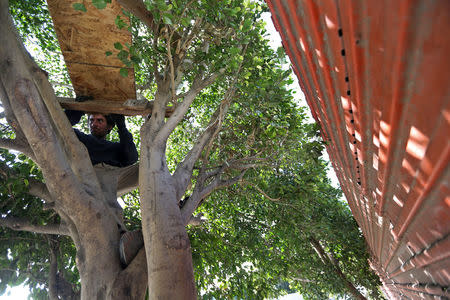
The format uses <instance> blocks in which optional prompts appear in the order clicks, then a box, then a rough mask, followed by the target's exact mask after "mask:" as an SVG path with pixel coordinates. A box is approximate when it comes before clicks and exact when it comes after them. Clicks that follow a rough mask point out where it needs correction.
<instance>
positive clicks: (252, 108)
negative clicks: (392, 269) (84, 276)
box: [0, 0, 381, 299]
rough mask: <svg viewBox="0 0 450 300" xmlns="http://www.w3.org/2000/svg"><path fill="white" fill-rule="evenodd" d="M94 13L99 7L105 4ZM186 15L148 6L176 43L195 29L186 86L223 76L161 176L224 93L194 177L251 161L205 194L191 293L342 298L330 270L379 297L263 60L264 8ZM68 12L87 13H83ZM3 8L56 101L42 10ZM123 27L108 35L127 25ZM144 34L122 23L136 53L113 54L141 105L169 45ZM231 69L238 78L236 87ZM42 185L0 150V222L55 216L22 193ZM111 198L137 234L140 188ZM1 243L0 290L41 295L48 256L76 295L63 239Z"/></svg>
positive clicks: (201, 99) (180, 132)
mask: <svg viewBox="0 0 450 300" xmlns="http://www.w3.org/2000/svg"><path fill="white" fill-rule="evenodd" d="M93 2H94V4H95V5H96V6H97V7H99V8H102V7H103V6H104V5H107V2H109V1H106V0H104V1H102V0H99V1H93ZM184 4H185V3H184V2H183V1H169V2H166V1H147V8H148V9H149V10H150V11H152V12H153V14H154V16H155V18H156V19H157V20H159V22H161V23H162V24H170V25H172V24H173V25H174V27H176V28H178V29H179V30H178V32H179V33H181V34H182V33H183V28H187V27H189V26H192V22H193V20H198V19H200V18H201V19H202V20H205V22H204V23H203V24H204V25H203V26H204V27H203V30H202V32H201V33H200V32H199V33H198V38H195V39H193V41H192V43H193V44H194V46H193V47H192V48H190V49H191V50H189V51H188V52H187V53H186V57H188V62H189V63H188V64H189V65H187V66H186V68H185V69H186V72H185V73H184V76H185V78H184V80H186V81H188V82H191V81H192V78H194V77H195V76H196V74H199V73H202V72H213V71H217V70H220V69H225V74H224V76H223V77H222V78H221V79H220V80H217V81H216V82H215V83H214V84H212V85H211V86H209V87H207V88H205V89H204V90H203V91H202V92H201V93H200V95H199V96H198V97H197V99H196V101H195V102H194V103H193V105H192V106H191V109H190V111H189V112H188V114H187V116H186V117H185V119H184V120H183V121H182V122H181V124H180V125H179V126H178V127H177V128H176V129H175V131H174V132H173V133H172V135H171V137H170V140H169V143H168V145H167V150H168V151H167V160H168V164H169V167H170V168H171V169H172V170H174V169H175V167H176V165H177V163H178V162H179V161H180V160H182V158H183V157H184V155H185V154H186V153H187V152H188V151H189V149H190V148H191V147H192V145H193V143H194V142H195V137H196V136H198V133H199V132H200V131H201V130H202V129H203V128H205V127H206V126H208V121H209V118H210V116H211V115H212V113H213V112H214V110H213V109H211V107H216V106H217V105H218V103H220V102H221V101H222V99H223V95H224V93H226V90H227V88H228V87H229V86H230V85H233V84H234V85H236V88H237V92H236V95H235V98H236V100H234V101H233V102H232V104H231V105H230V108H229V111H228V114H227V115H226V117H225V118H224V120H223V121H222V122H223V126H222V127H223V129H222V131H221V132H220V133H218V136H217V138H216V140H215V142H214V143H213V144H211V145H210V147H209V148H208V151H209V152H208V157H207V159H206V158H205V159H204V160H203V161H201V162H199V163H198V166H197V168H198V169H200V168H205V167H210V168H213V167H214V166H216V165H221V164H222V163H223V162H229V163H233V162H234V161H240V160H244V159H246V160H245V163H248V164H250V163H251V164H254V167H252V168H251V169H250V171H248V172H247V174H246V177H245V179H244V180H242V181H241V182H240V184H238V185H234V186H232V187H229V188H227V189H223V190H219V191H216V192H214V193H213V194H211V195H210V196H209V197H208V198H207V199H206V200H205V201H204V203H203V205H202V206H201V207H200V208H199V210H198V213H199V214H200V215H202V218H203V219H204V220H205V222H204V223H203V224H202V225H200V226H190V227H189V229H188V233H189V235H190V238H191V244H192V253H193V259H194V265H195V266H194V267H195V275H196V280H197V287H198V292H199V295H200V296H201V297H203V298H205V299H213V298H215V299H222V298H233V297H237V298H238V299H240V298H248V299H263V298H267V297H274V296H277V295H279V294H280V293H284V292H286V291H287V290H289V291H298V292H300V293H301V294H303V295H304V297H305V298H310V299H324V298H327V297H328V296H330V295H338V296H345V295H349V292H348V291H347V290H346V286H345V283H344V282H343V280H342V278H340V277H339V276H338V275H337V274H336V268H338V269H340V270H341V271H342V272H343V273H344V274H345V276H346V278H347V279H348V280H349V281H350V282H352V283H353V284H354V285H355V286H357V287H360V288H363V289H365V290H366V291H367V292H368V293H369V294H370V295H371V296H372V297H374V298H379V297H381V295H380V292H379V291H378V285H379V282H378V280H377V278H376V277H375V275H373V274H372V273H371V271H370V270H369V267H368V263H367V260H368V255H367V252H366V249H365V244H364V240H363V237H362V235H361V233H360V231H359V230H358V227H357V224H356V223H355V221H354V219H353V218H352V216H351V213H350V211H349V209H348V207H347V206H346V205H345V204H343V203H342V202H341V201H340V200H339V199H340V198H341V193H340V191H339V190H338V189H336V188H333V187H332V186H331V184H330V182H329V180H328V179H327V178H326V169H327V164H326V163H325V162H324V161H323V160H322V159H321V158H320V157H321V153H322V151H323V144H322V142H321V141H320V138H319V137H318V136H319V134H318V128H317V127H316V125H314V124H310V123H308V121H307V118H306V116H305V113H304V108H298V107H297V106H296V105H295V104H294V101H293V97H292V91H290V90H289V89H288V88H287V86H288V85H289V84H290V83H291V82H292V79H291V78H290V76H291V72H290V71H289V70H284V69H283V68H282V67H281V66H282V64H283V63H284V62H285V57H284V53H283V51H277V52H274V51H273V50H272V49H271V48H270V47H269V46H268V43H267V41H266V40H265V39H264V24H263V23H262V21H261V19H260V16H261V14H262V13H263V12H264V11H266V10H267V9H266V7H265V6H264V4H262V3H257V2H250V1H232V0H224V1H222V2H221V6H222V9H220V10H217V2H216V1H195V2H193V1H192V2H190V5H191V7H190V9H188V10H186V9H184ZM75 8H77V9H79V10H84V9H86V7H84V6H81V5H77V6H75ZM10 11H11V14H12V15H13V17H14V19H15V22H16V25H17V28H18V30H19V33H20V34H21V36H22V37H23V38H24V40H25V44H26V45H27V46H28V48H29V49H32V50H33V53H34V54H35V55H36V56H35V60H36V61H37V62H38V64H39V65H40V66H41V67H42V68H43V69H45V70H47V71H48V72H49V73H50V80H51V82H52V83H53V84H54V86H55V91H56V93H58V94H59V95H70V94H71V91H70V89H67V88H66V87H65V85H69V84H70V82H69V79H68V76H67V72H66V70H65V67H64V64H63V63H62V62H61V56H60V54H58V55H55V53H58V51H59V47H58V43H57V41H56V37H55V34H54V32H53V29H52V24H51V19H50V16H49V14H48V11H47V9H46V5H45V1H43V0H29V1H20V0H14V1H10ZM121 18H122V17H118V19H117V22H116V24H117V26H119V27H125V26H128V25H127V24H126V23H124V22H122V21H121ZM142 28H143V27H142V24H141V23H140V22H139V21H138V20H137V19H135V18H134V17H132V22H131V26H130V30H131V31H132V33H133V41H134V44H133V45H121V44H120V43H119V44H115V45H114V47H115V48H116V49H117V50H120V52H119V54H118V55H119V58H121V60H122V61H123V62H124V63H125V64H126V65H128V66H134V68H135V72H136V81H137V84H138V92H139V93H140V94H141V95H143V96H145V97H146V98H147V99H152V97H153V96H152V95H153V94H154V93H155V84H154V82H153V77H152V76H153V75H152V74H153V71H154V69H155V68H158V69H163V68H165V67H167V66H166V65H164V61H165V55H166V54H167V49H166V46H167V45H166V44H164V41H163V40H161V44H160V45H159V46H158V47H156V48H155V47H152V46H151V41H152V36H151V35H150V34H149V33H148V32H146V31H145V30H143V29H142ZM205 41H207V42H208V43H205ZM240 44H243V45H245V46H244V48H242V47H240V46H239V45H240ZM226 50H227V51H226ZM37 54H39V55H37ZM106 55H109V53H106ZM238 71H239V72H240V73H239V80H237V81H233V78H234V76H235V74H236V73H237V72H238ZM122 73H124V74H123V75H124V76H126V75H127V74H126V72H125V71H123V70H122ZM0 114H1V112H0ZM0 121H1V124H0V126H1V131H0V137H9V136H11V135H13V134H14V133H13V132H12V130H11V128H10V127H9V126H8V125H6V123H5V122H4V119H1V120H0ZM142 123H143V121H142V119H141V118H130V119H129V125H130V126H129V127H131V128H132V131H133V135H134V137H135V139H136V144H137V145H139V134H138V129H139V126H140V125H141V124H142ZM113 135H114V134H113ZM113 138H117V136H114V137H113ZM252 157H254V159H253V160H252V159H250V160H249V159H248V158H252ZM233 172H238V171H236V170H235V171H233ZM227 175H230V176H232V175H233V174H227ZM41 177H42V176H41V175H40V172H39V170H38V168H37V167H36V166H35V165H34V163H33V162H32V161H31V160H29V159H28V158H26V157H25V156H23V155H21V154H17V153H14V152H8V151H6V150H2V151H0V182H1V183H2V184H1V186H0V203H1V204H0V211H1V217H2V218H6V217H14V218H24V219H28V220H29V221H30V222H31V223H33V224H42V225H43V224H46V223H47V222H51V221H52V220H54V219H55V218H58V216H57V215H55V214H54V213H52V210H51V209H49V208H47V207H44V204H43V201H41V200H40V199H38V198H36V197H32V196H30V195H29V194H28V193H27V191H28V188H27V186H28V183H29V181H30V180H42V178H41ZM188 196H189V193H187V194H186V197H188ZM122 200H123V202H124V205H125V216H126V219H127V225H128V227H129V229H134V228H139V227H140V213H139V193H138V191H134V192H132V193H130V194H128V195H127V196H125V197H123V199H122ZM0 232H1V238H0V293H2V292H4V291H5V289H6V287H7V286H13V285H17V284H20V283H26V284H27V285H28V286H29V287H30V289H31V292H32V295H33V297H35V298H44V295H45V293H46V285H47V281H48V275H47V274H48V268H49V262H50V260H51V259H57V260H58V261H59V264H58V266H60V270H59V273H58V274H59V276H61V278H63V279H64V280H61V283H62V282H64V283H70V284H73V285H74V286H75V289H76V288H77V287H76V286H77V284H78V282H77V280H78V274H77V270H76V267H75V259H74V256H75V248H74V246H73V245H72V243H71V241H70V240H69V239H68V238H67V237H62V236H54V235H40V234H36V233H29V232H23V231H13V230H11V229H10V228H7V227H0ZM317 243H318V244H317ZM314 245H315V246H316V248H315V247H314ZM318 245H319V246H320V247H321V249H322V250H323V251H324V253H327V254H328V257H332V258H333V259H334V260H335V261H337V262H338V263H337V266H336V265H335V264H333V263H332V260H331V259H325V258H324V257H322V256H321V255H319V254H318V253H317V246H318ZM287 283H288V284H289V287H287V286H286V284H287Z"/></svg>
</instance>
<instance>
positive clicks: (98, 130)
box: [89, 113, 114, 139]
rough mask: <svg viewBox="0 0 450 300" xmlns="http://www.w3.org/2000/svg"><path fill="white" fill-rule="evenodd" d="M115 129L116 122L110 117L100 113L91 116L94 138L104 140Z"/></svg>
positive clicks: (91, 128) (90, 125)
mask: <svg viewBox="0 0 450 300" xmlns="http://www.w3.org/2000/svg"><path fill="white" fill-rule="evenodd" d="M113 127H114V121H113V120H112V118H111V117H110V116H109V115H104V114H100V113H92V114H89V129H90V130H91V134H92V135H93V136H95V137H97V138H99V139H104V138H105V137H106V136H107V135H108V133H109V132H110V131H111V129H112V128H113Z"/></svg>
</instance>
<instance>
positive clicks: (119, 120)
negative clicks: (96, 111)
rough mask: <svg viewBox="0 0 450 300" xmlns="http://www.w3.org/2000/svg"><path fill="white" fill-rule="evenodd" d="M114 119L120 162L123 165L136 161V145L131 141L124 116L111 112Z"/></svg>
mask: <svg viewBox="0 0 450 300" xmlns="http://www.w3.org/2000/svg"><path fill="white" fill-rule="evenodd" d="M111 116H112V118H113V119H114V121H115V123H116V126H117V131H118V132H119V138H120V150H121V152H122V153H121V156H122V157H121V160H122V161H121V164H122V165H123V166H124V167H125V166H129V165H132V164H134V163H135V162H137V160H138V153H137V150H136V145H135V144H134V142H133V136H132V135H131V133H130V132H129V131H128V129H127V127H126V125H125V117H124V116H123V115H117V114H113V115H111Z"/></svg>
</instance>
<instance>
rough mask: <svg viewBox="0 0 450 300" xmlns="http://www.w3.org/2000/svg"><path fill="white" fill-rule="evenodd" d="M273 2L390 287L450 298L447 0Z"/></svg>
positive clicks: (400, 294) (410, 294) (403, 294)
mask: <svg viewBox="0 0 450 300" xmlns="http://www.w3.org/2000/svg"><path fill="white" fill-rule="evenodd" d="M267 3H268V5H269V7H270V9H271V11H272V18H273V21H274V24H275V27H276V28H277V30H278V31H279V33H280V35H281V37H282V40H283V46H284V48H285V50H286V52H287V53H288V55H289V57H290V59H291V62H292V66H293V69H294V71H295V73H296V75H297V77H298V79H299V82H300V86H301V88H302V90H303V92H304V93H305V96H306V100H307V102H308V105H309V106H310V108H311V111H312V114H313V116H314V118H315V119H316V121H317V122H318V123H319V124H320V126H321V130H322V136H323V139H324V140H325V141H326V142H327V143H328V145H327V150H328V153H329V156H330V159H331V162H332V165H333V167H334V169H335V171H336V173H337V176H338V179H339V181H340V184H341V187H342V189H343V191H344V193H345V195H346V198H347V201H348V203H349V205H350V208H351V210H352V212H353V215H354V216H355V219H356V220H357V222H358V224H359V226H360V227H361V230H362V231H363V233H364V236H365V238H366V240H367V244H368V248H369V251H370V252H371V255H372V258H373V261H372V263H373V268H374V269H375V270H376V272H377V273H378V274H379V276H380V278H381V279H382V281H383V284H384V285H383V286H384V290H385V292H386V294H387V295H388V296H389V297H390V298H398V299H408V298H413V299H439V298H440V297H442V298H443V299H447V297H450V295H449V294H450V291H449V290H448V287H449V283H450V237H449V233H450V193H449V184H450V180H449V179H450V168H449V158H450V104H449V102H450V101H449V100H450V1H447V0H435V1H431V0H430V1H427V0H410V1H406V0H398V1H397V0H396V1H379V0H366V1H350V0H348V1H347V0H342V1H339V0H315V1H314V0H297V1H295V0H292V1H288V0H267Z"/></svg>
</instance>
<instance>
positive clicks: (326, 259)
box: [309, 237, 366, 300]
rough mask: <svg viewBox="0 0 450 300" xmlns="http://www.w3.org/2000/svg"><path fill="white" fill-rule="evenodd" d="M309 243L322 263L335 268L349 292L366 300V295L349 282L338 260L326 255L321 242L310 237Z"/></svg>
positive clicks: (360, 299)
mask: <svg viewBox="0 0 450 300" xmlns="http://www.w3.org/2000/svg"><path fill="white" fill-rule="evenodd" d="M309 241H310V243H311V245H312V247H313V248H314V250H315V251H316V252H317V254H318V255H319V257H320V259H321V260H322V262H323V263H328V264H330V265H331V266H332V267H333V270H334V272H335V273H336V274H337V275H338V276H339V278H341V279H342V281H343V282H344V284H345V286H346V287H347V289H348V291H349V292H350V293H351V294H352V295H353V296H354V297H355V298H356V299H359V300H366V297H364V295H362V294H361V293H360V292H359V291H358V289H357V288H356V287H355V286H354V285H353V283H352V282H351V281H350V280H348V278H347V276H345V274H344V273H343V272H342V270H341V268H340V267H339V263H338V262H337V261H336V260H334V259H332V258H330V255H328V253H326V251H325V249H323V247H322V245H321V244H320V243H319V241H318V240H316V239H315V238H313V237H310V238H309Z"/></svg>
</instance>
